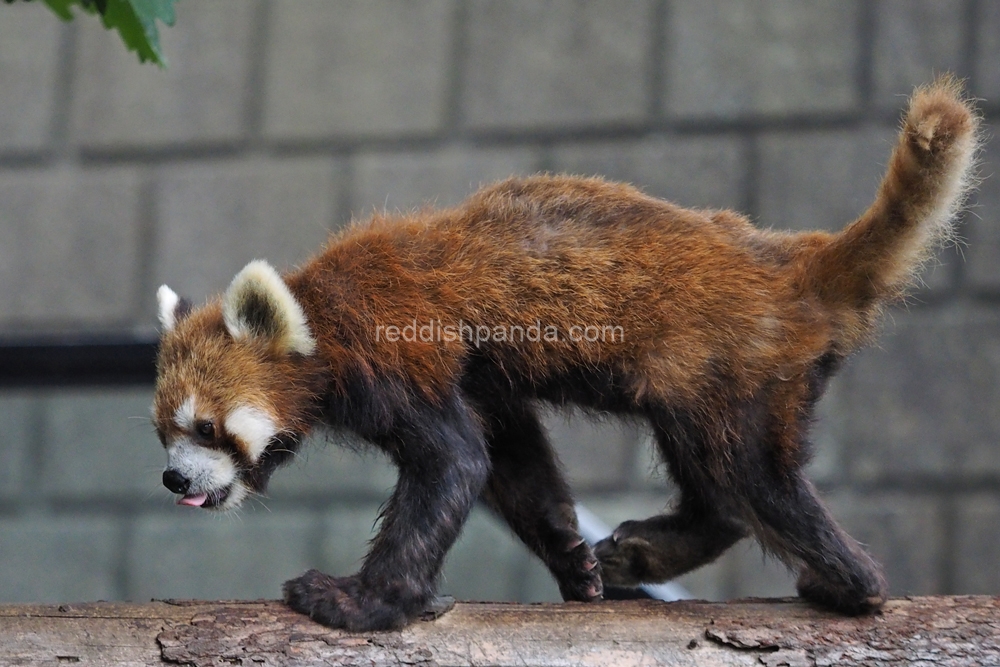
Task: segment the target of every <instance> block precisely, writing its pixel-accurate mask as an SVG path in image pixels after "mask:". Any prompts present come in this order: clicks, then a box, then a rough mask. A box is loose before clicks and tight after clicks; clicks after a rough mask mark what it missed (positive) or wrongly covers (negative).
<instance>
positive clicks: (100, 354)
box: [0, 335, 157, 388]
mask: <svg viewBox="0 0 1000 667" xmlns="http://www.w3.org/2000/svg"><path fill="white" fill-rule="evenodd" d="M156 350H157V341H156V339H155V338H148V337H137V336H123V335H106V336H43V337H35V338H27V337H25V338H19V339H12V338H11V339H4V338H0V387H4V388H10V387H51V386H80V385H99V386H100V385H103V386H121V385H151V384H153V382H154V381H155V379H156Z"/></svg>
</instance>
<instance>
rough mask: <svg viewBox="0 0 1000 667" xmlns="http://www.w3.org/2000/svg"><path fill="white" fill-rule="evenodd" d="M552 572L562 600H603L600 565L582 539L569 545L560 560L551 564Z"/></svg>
mask: <svg viewBox="0 0 1000 667" xmlns="http://www.w3.org/2000/svg"><path fill="white" fill-rule="evenodd" d="M552 570H553V574H554V575H555V577H556V580H557V581H558V583H559V592H560V593H561V594H562V598H563V600H566V601H567V602H569V601H576V602H598V601H600V600H602V599H603V598H604V584H603V583H602V581H601V564H600V563H599V562H598V561H597V558H596V557H595V556H594V552H593V551H592V550H591V548H590V545H588V544H587V543H586V542H584V541H583V540H582V539H581V540H580V541H579V543H577V544H572V543H571V544H570V548H569V549H568V550H567V551H566V552H565V554H563V556H562V558H561V559H559V561H558V562H555V563H553V565H552Z"/></svg>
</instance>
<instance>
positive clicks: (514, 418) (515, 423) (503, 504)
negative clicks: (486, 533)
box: [483, 405, 603, 602]
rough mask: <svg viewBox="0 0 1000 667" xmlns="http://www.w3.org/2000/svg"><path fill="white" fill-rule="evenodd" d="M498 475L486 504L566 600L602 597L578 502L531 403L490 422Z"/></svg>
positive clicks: (494, 467) (491, 482)
mask: <svg viewBox="0 0 1000 667" xmlns="http://www.w3.org/2000/svg"><path fill="white" fill-rule="evenodd" d="M488 422H489V428H488V430H489V432H488V435H487V443H488V445H489V448H490V457H491V459H492V471H491V474H490V478H489V481H488V482H487V484H486V488H485V490H484V492H483V500H485V501H486V503H487V504H488V505H489V506H490V507H491V509H493V510H494V511H495V512H496V513H497V514H499V515H500V516H502V517H503V518H504V520H505V521H506V522H507V523H508V524H509V525H510V527H511V528H512V529H513V530H514V532H515V533H516V534H517V536H518V537H519V538H521V540H522V541H523V542H524V543H525V544H526V545H527V546H528V548H529V549H531V550H532V551H533V552H534V553H535V554H536V555H537V556H538V557H539V558H541V559H542V562H543V563H545V565H546V566H547V567H548V568H549V570H550V571H551V572H552V575H553V576H554V577H555V579H556V582H558V584H559V591H560V593H562V597H563V599H564V600H578V601H582V602H591V601H594V600H599V599H601V594H602V592H603V587H602V584H601V575H600V568H599V567H598V563H597V559H596V558H595V557H594V554H593V552H592V551H591V548H590V546H588V545H587V543H586V542H584V540H583V538H582V537H581V536H580V533H579V530H578V527H577V523H576V513H575V511H574V509H573V499H572V496H571V495H570V491H569V487H568V485H567V484H566V482H565V480H564V479H563V476H562V474H561V473H560V471H559V467H558V464H557V463H556V459H555V454H554V453H553V451H552V447H551V445H550V444H549V442H548V440H547V438H546V437H545V433H544V431H543V429H542V425H541V424H540V423H539V421H538V417H537V415H536V414H535V412H534V410H533V409H532V408H531V407H530V406H528V405H518V406H513V407H511V406H508V407H507V408H506V409H505V410H504V411H503V414H502V416H499V415H494V416H492V417H491V418H489V420H488Z"/></svg>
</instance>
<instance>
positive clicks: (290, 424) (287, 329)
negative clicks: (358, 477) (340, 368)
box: [153, 261, 316, 509]
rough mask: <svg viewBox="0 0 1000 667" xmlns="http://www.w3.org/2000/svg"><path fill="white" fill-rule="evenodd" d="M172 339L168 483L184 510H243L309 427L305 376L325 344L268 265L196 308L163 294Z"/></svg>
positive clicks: (160, 425) (166, 418) (165, 402)
mask: <svg viewBox="0 0 1000 667" xmlns="http://www.w3.org/2000/svg"><path fill="white" fill-rule="evenodd" d="M157 298H158V300H159V306H160V313H159V315H160V324H161V325H162V329H163V333H162V337H161V341H160V351H159V357H158V359H157V381H156V394H155V398H154V401H153V422H154V426H155V427H156V432H157V434H158V435H159V437H160V440H161V442H162V443H163V446H164V447H165V448H166V450H167V467H166V469H165V470H164V473H163V484H164V485H165V486H166V487H167V488H168V489H170V490H171V491H173V492H174V493H176V494H178V495H179V496H180V498H179V499H178V501H177V502H178V503H179V504H184V505H192V506H196V507H204V508H207V509H233V508H235V507H237V506H238V505H239V504H240V503H241V502H242V501H243V500H244V499H245V498H246V496H247V495H248V494H249V493H253V492H258V493H259V492H263V491H264V489H265V487H266V485H267V481H268V479H269V478H270V476H271V473H272V472H274V470H275V468H277V466H278V465H280V464H281V463H283V462H285V461H286V460H288V459H289V458H290V457H291V455H292V453H293V452H294V449H295V447H296V446H297V445H298V441H299V439H300V438H301V436H302V435H303V434H304V432H305V431H306V430H307V429H308V422H307V419H306V416H305V415H306V413H307V412H308V409H309V407H308V406H309V404H310V402H311V400H312V398H313V397H312V395H311V394H310V393H309V390H308V387H307V386H306V385H307V384H308V382H304V381H303V380H302V378H301V372H302V370H301V369H302V367H303V361H304V360H306V359H308V358H309V357H310V355H313V354H314V352H315V348H316V341H315V339H314V338H313V336H312V333H311V332H310V329H309V325H308V322H307V321H306V317H305V313H304V312H303V310H302V308H301V306H300V305H299V304H298V302H297V301H296V300H295V297H294V296H293V295H292V293H291V291H290V290H289V289H288V286H287V285H286V284H285V283H284V281H283V280H282V279H281V277H280V276H279V275H278V273H277V272H276V271H275V270H274V269H273V268H271V266H269V265H268V264H267V263H265V262H262V261H255V262H251V263H250V264H248V265H247V266H246V268H244V269H243V270H242V271H241V272H240V273H239V274H237V276H236V277H235V278H234V279H233V282H232V284H230V286H229V288H228V289H227V290H226V293H225V294H224V295H223V297H222V299H221V300H219V301H215V302H211V303H209V304H208V305H206V306H204V307H202V308H199V309H196V310H193V311H192V310H190V308H189V306H188V305H187V303H186V302H185V301H183V300H181V299H179V298H178V297H177V295H176V294H175V293H174V292H173V291H172V290H171V289H170V288H169V287H167V286H166V285H164V286H162V287H161V288H160V289H159V291H158V292H157Z"/></svg>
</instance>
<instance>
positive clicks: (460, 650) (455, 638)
mask: <svg viewBox="0 0 1000 667" xmlns="http://www.w3.org/2000/svg"><path fill="white" fill-rule="evenodd" d="M0 664H2V665H60V666H65V665H68V664H77V665H104V666H119V665H130V666H137V665H178V664H180V665H195V666H198V667H202V666H209V665H211V666H219V665H247V666H251V665H253V666H259V667H270V666H285V665H304V666H312V665H359V664H360V665H374V666H381V665H613V666H615V667H627V666H629V665H692V666H693V665H698V666H699V667H712V666H726V667H728V666H731V665H754V666H757V667H760V666H761V665H764V666H768V667H782V666H784V667H807V666H808V667H814V666H822V665H830V666H834V665H836V666H838V667H839V666H850V665H877V666H882V665H884V666H896V665H900V666H902V665H917V666H927V667H930V666H931V665H935V666H937V665H946V666H948V667H958V666H964V665H969V666H970V667H971V666H973V665H975V666H976V667H980V666H983V665H1000V598H993V597H981V596H979V597H920V598H906V599H898V600H892V601H890V602H889V603H888V604H887V605H886V607H885V610H884V611H883V612H882V613H881V614H879V615H876V616H870V617H863V618H844V617H842V616H836V615H833V614H830V613H826V612H822V611H818V610H816V609H813V608H811V607H809V606H807V605H805V604H803V603H801V602H799V601H797V600H740V601H735V602H729V603H710V602H696V601H683V602H657V601H651V600H630V601H621V602H605V603H601V604H591V605H585V604H578V603H569V604H536V605H517V604H498V603H458V604H456V605H454V607H453V608H451V609H450V610H448V611H446V612H445V613H443V615H441V616H439V617H438V618H435V619H433V620H424V621H419V622H417V623H414V624H413V625H411V626H410V627H408V628H406V629H404V630H402V631H399V632H366V633H359V634H350V633H347V632H343V631H339V630H329V629H327V628H324V627H322V626H320V625H317V624H316V623H313V622H312V621H310V620H309V619H307V618H305V617H303V616H300V615H298V614H295V613H293V612H291V611H289V610H288V609H287V608H286V607H284V606H283V605H282V604H280V603H278V602H274V601H256V602H195V601H158V602H152V603H149V604H126V603H106V602H97V603H86V604H80V605H60V606H41V605H4V606H0Z"/></svg>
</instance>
